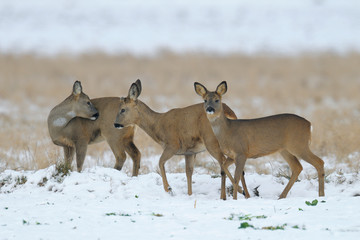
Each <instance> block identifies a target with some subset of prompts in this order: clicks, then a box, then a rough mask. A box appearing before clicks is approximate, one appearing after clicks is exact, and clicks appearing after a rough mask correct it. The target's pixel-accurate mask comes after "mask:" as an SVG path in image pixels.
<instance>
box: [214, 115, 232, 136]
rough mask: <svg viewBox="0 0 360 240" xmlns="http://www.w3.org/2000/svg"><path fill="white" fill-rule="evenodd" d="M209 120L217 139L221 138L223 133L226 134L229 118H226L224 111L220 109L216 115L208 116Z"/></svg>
mask: <svg viewBox="0 0 360 240" xmlns="http://www.w3.org/2000/svg"><path fill="white" fill-rule="evenodd" d="M209 122H210V124H211V128H212V130H213V132H214V134H215V136H216V138H217V139H221V137H222V136H223V134H225V135H226V132H227V131H228V128H229V127H228V126H229V119H227V118H226V116H225V114H224V111H221V114H220V115H219V116H218V117H212V118H209Z"/></svg>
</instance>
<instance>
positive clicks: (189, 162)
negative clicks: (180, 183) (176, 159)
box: [185, 155, 195, 195]
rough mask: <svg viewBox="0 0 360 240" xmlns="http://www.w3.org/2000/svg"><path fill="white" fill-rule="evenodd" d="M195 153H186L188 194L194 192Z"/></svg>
mask: <svg viewBox="0 0 360 240" xmlns="http://www.w3.org/2000/svg"><path fill="white" fill-rule="evenodd" d="M194 162H195V155H185V167H186V178H187V185H188V195H191V194H192V175H193V172H194Z"/></svg>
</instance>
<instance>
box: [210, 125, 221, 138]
mask: <svg viewBox="0 0 360 240" xmlns="http://www.w3.org/2000/svg"><path fill="white" fill-rule="evenodd" d="M211 128H212V130H213V132H214V134H215V136H217V135H219V134H220V127H219V126H211Z"/></svg>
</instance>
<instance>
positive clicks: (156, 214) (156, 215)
mask: <svg viewBox="0 0 360 240" xmlns="http://www.w3.org/2000/svg"><path fill="white" fill-rule="evenodd" d="M151 216H154V217H163V216H164V215H163V214H161V213H152V214H151Z"/></svg>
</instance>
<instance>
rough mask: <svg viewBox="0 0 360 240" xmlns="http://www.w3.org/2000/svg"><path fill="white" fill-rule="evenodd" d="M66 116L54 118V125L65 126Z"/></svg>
mask: <svg viewBox="0 0 360 240" xmlns="http://www.w3.org/2000/svg"><path fill="white" fill-rule="evenodd" d="M66 122H67V121H66V118H63V117H61V118H58V119H55V121H54V122H53V125H54V126H56V127H63V126H65V124H66Z"/></svg>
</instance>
